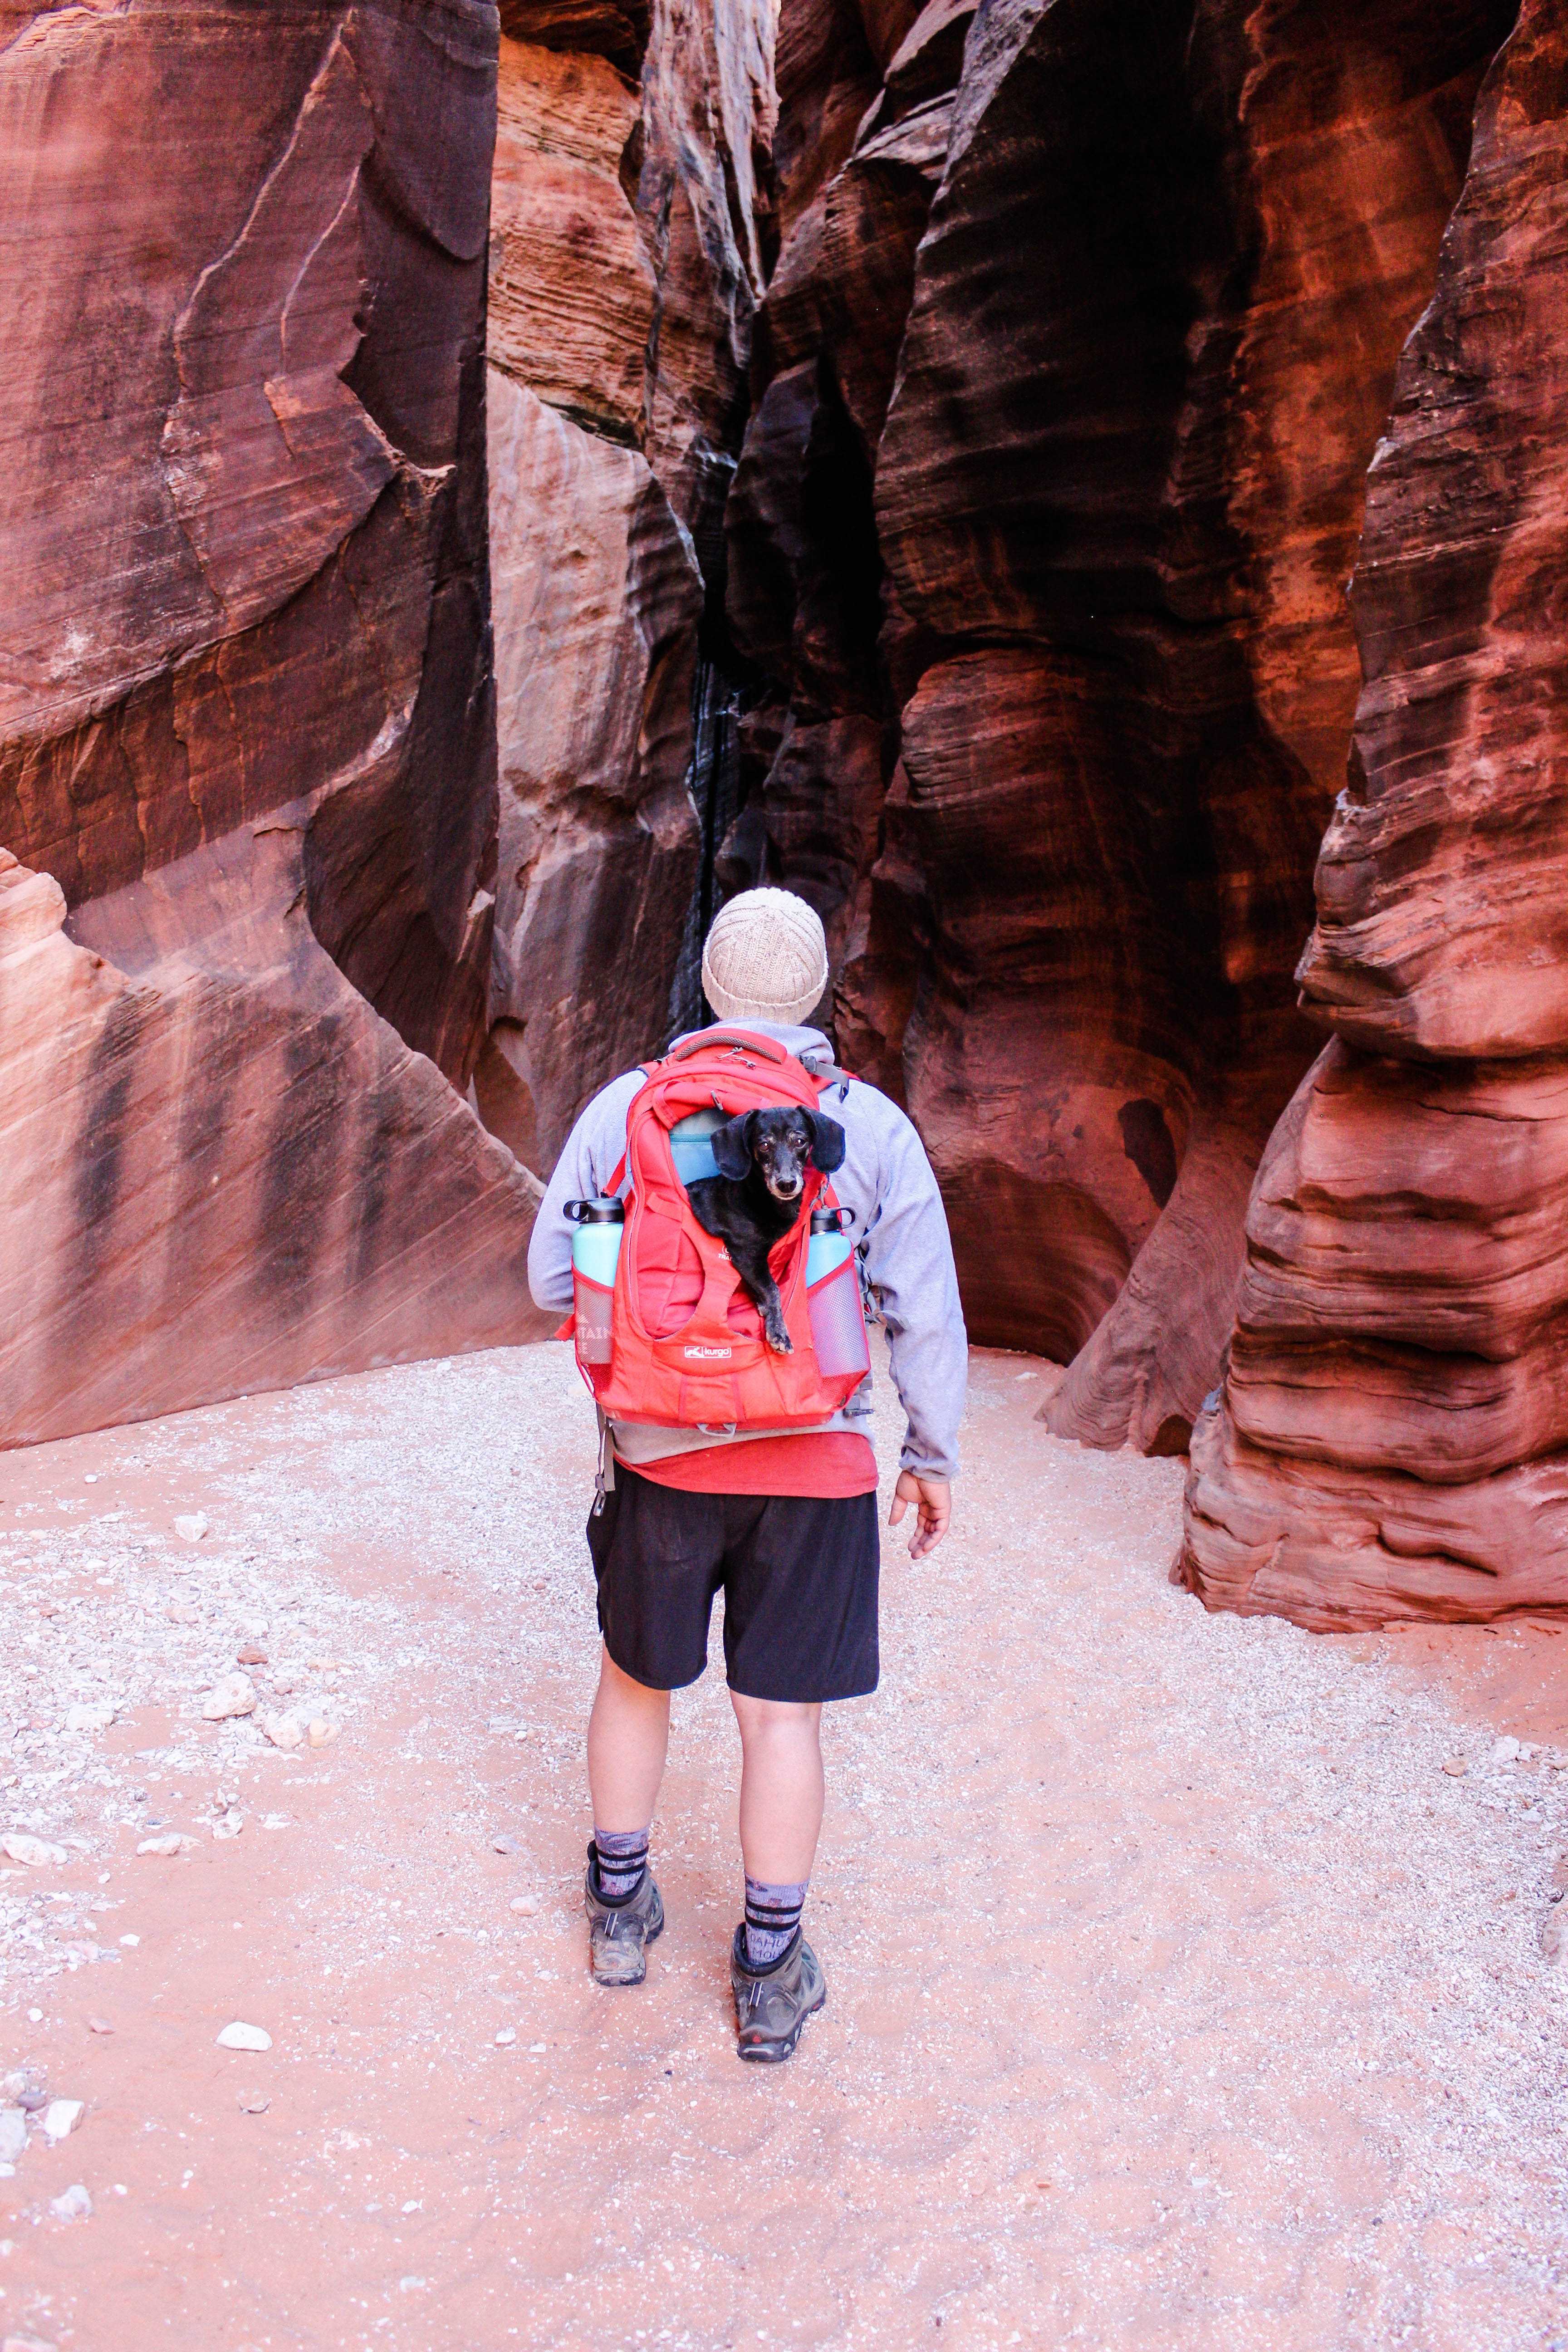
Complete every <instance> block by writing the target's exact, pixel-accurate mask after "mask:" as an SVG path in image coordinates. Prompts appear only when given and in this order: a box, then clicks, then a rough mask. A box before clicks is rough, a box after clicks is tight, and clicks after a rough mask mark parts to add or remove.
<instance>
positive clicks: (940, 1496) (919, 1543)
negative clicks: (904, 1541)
mask: <svg viewBox="0 0 1568 2352" xmlns="http://www.w3.org/2000/svg"><path fill="white" fill-rule="evenodd" d="M911 1503H912V1504H913V1505H914V1507H915V1530H914V1533H913V1535H911V1536H910V1559H924V1558H925V1556H926V1554H927V1552H928V1551H934V1550H935V1549H936V1548H937V1546H938V1544H939V1543H941V1541H942V1538H943V1536H944V1535H946V1533H947V1523H948V1521H949V1519H951V1518H952V1486H950V1485H949V1483H948V1481H947V1480H946V1479H945V1478H921V1477H920V1476H918V1475H917V1474H916V1473H915V1472H914V1471H913V1470H900V1473H899V1483H898V1485H897V1486H895V1487H894V1489H893V1507H892V1509H891V1510H890V1511H889V1513H888V1525H889V1527H890V1528H896V1527H897V1526H898V1524H899V1522H900V1519H901V1518H902V1517H903V1516H904V1513H905V1512H906V1511H907V1510H908V1509H909V1507H910V1504H911Z"/></svg>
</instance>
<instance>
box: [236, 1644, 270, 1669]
mask: <svg viewBox="0 0 1568 2352" xmlns="http://www.w3.org/2000/svg"><path fill="white" fill-rule="evenodd" d="M236 1664H238V1665H242V1666H264V1665H265V1664H267V1653H266V1651H265V1650H258V1648H257V1646H256V1644H255V1643H254V1642H247V1643H246V1645H245V1647H244V1649H243V1650H241V1651H239V1652H238V1653H237V1658H236Z"/></svg>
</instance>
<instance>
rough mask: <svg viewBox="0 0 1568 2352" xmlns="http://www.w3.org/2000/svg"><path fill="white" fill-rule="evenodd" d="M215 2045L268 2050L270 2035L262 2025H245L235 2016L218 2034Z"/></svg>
mask: <svg viewBox="0 0 1568 2352" xmlns="http://www.w3.org/2000/svg"><path fill="white" fill-rule="evenodd" d="M217 2046H218V2048H219V2049H220V2050H270V2049H271V2047H272V2036H271V2035H270V2033H268V2031H267V2028H266V2027H265V2026H264V2025H247V2024H245V2023H244V2022H243V2021H242V2020H240V2019H239V2018H236V2020H235V2021H234V2023H233V2024H232V2025H226V2026H225V2027H224V2029H223V2032H221V2033H220V2034H219V2035H218V2038H217Z"/></svg>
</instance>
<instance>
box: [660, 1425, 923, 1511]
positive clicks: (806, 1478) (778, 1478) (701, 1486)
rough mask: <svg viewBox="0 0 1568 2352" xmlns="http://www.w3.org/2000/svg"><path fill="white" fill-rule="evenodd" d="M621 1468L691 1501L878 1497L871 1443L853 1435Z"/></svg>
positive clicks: (717, 1448) (819, 1432)
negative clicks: (703, 1497)
mask: <svg viewBox="0 0 1568 2352" xmlns="http://www.w3.org/2000/svg"><path fill="white" fill-rule="evenodd" d="M622 1467H623V1468H625V1469H627V1470H635V1471H636V1473H637V1476H638V1477H639V1478H647V1479H650V1480H651V1481H652V1483H653V1485H654V1486H676V1487H679V1489H680V1491H681V1492H682V1493H683V1494H687V1495H815V1496H816V1497H817V1499H818V1500H819V1501H821V1502H837V1501H839V1500H841V1499H842V1498H844V1497H846V1496H850V1495H873V1494H875V1493H876V1491H877V1457H876V1455H875V1454H873V1453H872V1451H871V1444H870V1440H869V1439H868V1438H865V1437H860V1436H858V1435H857V1434H856V1433H855V1432H854V1431H853V1430H850V1429H807V1430H802V1431H801V1432H800V1433H799V1434H798V1435H794V1434H790V1435H785V1436H783V1437H752V1438H748V1439H747V1440H746V1441H745V1442H744V1443H743V1444H739V1445H704V1446H700V1447H699V1448H698V1450H697V1451H696V1452H695V1453H692V1454H666V1455H665V1456H664V1458H663V1460H662V1461H659V1462H627V1463H625V1464H623V1465H622Z"/></svg>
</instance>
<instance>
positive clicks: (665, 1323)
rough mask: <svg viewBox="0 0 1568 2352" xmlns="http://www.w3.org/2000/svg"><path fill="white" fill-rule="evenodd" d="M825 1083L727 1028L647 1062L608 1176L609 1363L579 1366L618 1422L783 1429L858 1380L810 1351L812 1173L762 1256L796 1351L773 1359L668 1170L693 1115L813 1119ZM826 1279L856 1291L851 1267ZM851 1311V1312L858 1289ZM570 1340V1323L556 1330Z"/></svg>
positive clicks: (816, 1185) (826, 1196) (831, 1405)
mask: <svg viewBox="0 0 1568 2352" xmlns="http://www.w3.org/2000/svg"><path fill="white" fill-rule="evenodd" d="M831 1083H832V1080H831V1079H829V1078H826V1077H825V1078H817V1077H814V1076H813V1075H812V1073H811V1072H810V1071H809V1070H808V1069H806V1067H805V1065H804V1063H802V1062H800V1061H797V1060H796V1058H795V1055H793V1054H791V1053H789V1052H788V1050H787V1049H786V1048H785V1047H784V1046H783V1045H779V1044H777V1043H776V1042H775V1040H773V1038H771V1037H761V1036H755V1035H752V1034H750V1033H749V1032H747V1031H745V1030H742V1029H735V1028H731V1027H721V1028H718V1029H708V1030H704V1031H702V1032H701V1033H700V1034H699V1035H698V1036H695V1037H689V1038H688V1039H687V1040H686V1042H685V1043H684V1044H683V1045H678V1046H676V1047H675V1049H674V1051H673V1052H672V1053H669V1054H667V1055H666V1056H665V1058H664V1059H663V1061H661V1062H654V1063H651V1064H649V1065H648V1066H647V1072H646V1076H645V1082H644V1084H643V1087H642V1088H641V1090H640V1092H639V1093H638V1094H637V1096H636V1097H635V1098H634V1100H633V1102H632V1105H631V1108H630V1109H629V1110H628V1111H627V1113H626V1158H625V1159H624V1160H622V1162H621V1165H620V1167H619V1168H617V1169H616V1173H615V1175H614V1176H613V1177H612V1178H611V1180H610V1184H609V1187H608V1190H609V1191H610V1192H615V1191H616V1189H617V1188H618V1186H619V1184H620V1181H621V1179H622V1177H623V1175H629V1177H630V1179H631V1194H630V1198H629V1200H628V1201H627V1203H626V1226H625V1230H624V1233H623V1235H622V1240H621V1250H620V1256H619V1258H618V1259H617V1261H616V1280H615V1289H614V1293H613V1303H612V1307H611V1322H612V1328H613V1332H614V1344H613V1349H612V1354H611V1359H610V1361H609V1362H608V1363H607V1364H601V1363H594V1364H590V1363H586V1362H584V1358H583V1351H582V1347H581V1343H580V1342H579V1345H578V1349H577V1363H578V1369H579V1370H581V1372H582V1374H583V1377H584V1381H586V1382H587V1384H588V1386H589V1388H590V1389H591V1390H592V1391H593V1393H594V1395H595V1398H596V1400H597V1402H598V1404H599V1408H600V1410H601V1412H604V1413H605V1415H606V1416H607V1417H608V1418H609V1419H610V1420H613V1421H640V1422H652V1423H656V1424H658V1426H660V1427H663V1428H682V1429H688V1428H704V1429H711V1428H722V1429H726V1430H727V1429H731V1428H736V1429H744V1428H757V1427H771V1428H781V1429H782V1428H787V1427H790V1426H792V1425H795V1424H810V1423H814V1422H821V1421H826V1420H827V1419H828V1418H829V1416H830V1415H832V1414H833V1413H835V1412H837V1410H838V1408H839V1406H840V1405H842V1404H843V1403H845V1402H847V1399H848V1398H849V1397H850V1396H852V1395H853V1394H854V1392H855V1391H856V1389H857V1388H858V1386H859V1384H860V1381H861V1379H862V1377H863V1375H862V1373H860V1372H858V1371H855V1372H839V1373H837V1374H825V1373H824V1372H823V1371H822V1370H820V1368H819V1366H818V1364H817V1360H816V1350H815V1349H814V1348H813V1346H812V1339H811V1324H810V1320H809V1318H808V1316H807V1311H806V1296H805V1258H806V1249H807V1246H808V1244H809V1240H810V1234H811V1212H812V1210H813V1209H814V1208H819V1207H826V1208H833V1207H836V1206H837V1202H836V1200H835V1197H834V1193H833V1189H832V1187H831V1185H830V1184H829V1182H828V1181H827V1179H826V1176H824V1175H823V1174H822V1173H821V1171H819V1170H817V1169H815V1168H813V1169H808V1170H807V1171H806V1180H805V1192H804V1193H803V1195H802V1198H801V1204H800V1212H799V1214H798V1215H797V1216H796V1218H795V1223H794V1224H793V1225H792V1226H791V1227H790V1230H789V1232H788V1233H787V1234H784V1236H783V1238H782V1239H781V1240H779V1241H777V1242H775V1243H774V1244H773V1250H772V1252H771V1254H770V1256H769V1261H768V1262H769V1265H771V1266H772V1268H773V1279H774V1281H775V1282H776V1283H777V1284H778V1286H779V1294H780V1297H781V1299H782V1302H783V1307H784V1322H785V1324H786V1326H787V1327H788V1330H789V1335H790V1338H791V1339H793V1341H794V1342H795V1350H794V1353H793V1354H792V1355H787V1356H783V1355H777V1354H775V1353H774V1351H773V1349H771V1348H770V1347H769V1346H768V1345H767V1343H766V1341H765V1340H764V1339H763V1323H762V1317H761V1316H760V1314H759V1313H758V1311H757V1307H756V1306H755V1303H754V1302H753V1300H752V1297H751V1296H750V1295H749V1293H748V1292H746V1291H744V1290H742V1288H741V1286H740V1276H738V1275H737V1273H736V1271H735V1268H734V1266H733V1265H732V1264H731V1259H730V1254H729V1252H728V1250H727V1249H726V1248H725V1246H724V1244H723V1243H722V1242H721V1241H720V1240H719V1239H718V1237H717V1235H715V1234H710V1233H709V1232H707V1231H706V1229H705V1228H704V1227H703V1226H701V1225H700V1224H699V1223H698V1222H697V1219H696V1217H695V1216H694V1215H693V1213H692V1208H691V1202H690V1201H689V1198H688V1195H687V1192H686V1187H685V1185H684V1184H683V1183H682V1182H681V1181H680V1178H679V1175H678V1174H677V1173H676V1168H675V1160H674V1156H673V1154H672V1152H671V1150H670V1142H669V1131H670V1129H671V1128H672V1127H675V1126H676V1125H678V1124H679V1121H680V1120H681V1119H684V1118H689V1117H690V1116H691V1114H692V1113H693V1112H694V1111H701V1110H710V1109H715V1108H716V1109H719V1110H721V1111H722V1112H723V1113H724V1114H725V1116H726V1118H737V1117H739V1116H740V1114H741V1113H742V1112H744V1111H749V1110H765V1109H769V1108H776V1107H779V1106H781V1105H785V1104H799V1105H800V1106H801V1107H802V1108H805V1109H807V1110H815V1109H816V1104H817V1100H818V1098H819V1097H820V1095H821V1092H822V1090H823V1088H824V1087H826V1086H828V1085H830V1084H831ZM831 1278H832V1279H835V1280H837V1279H840V1278H847V1279H848V1280H849V1281H851V1282H855V1281H856V1276H855V1265H854V1260H853V1258H851V1259H850V1261H849V1262H848V1263H847V1265H844V1266H843V1267H842V1268H841V1269H840V1273H839V1276H834V1277H831ZM855 1306H856V1311H857V1312H858V1309H859V1295H858V1283H857V1285H856V1294H855ZM568 1330H569V1331H571V1332H572V1333H573V1334H574V1336H575V1334H576V1316H575V1313H574V1315H573V1317H572V1318H571V1320H570V1321H569V1323H568V1324H567V1326H566V1327H565V1330H563V1334H562V1336H563V1338H564V1337H565V1336H566V1331H568Z"/></svg>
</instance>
